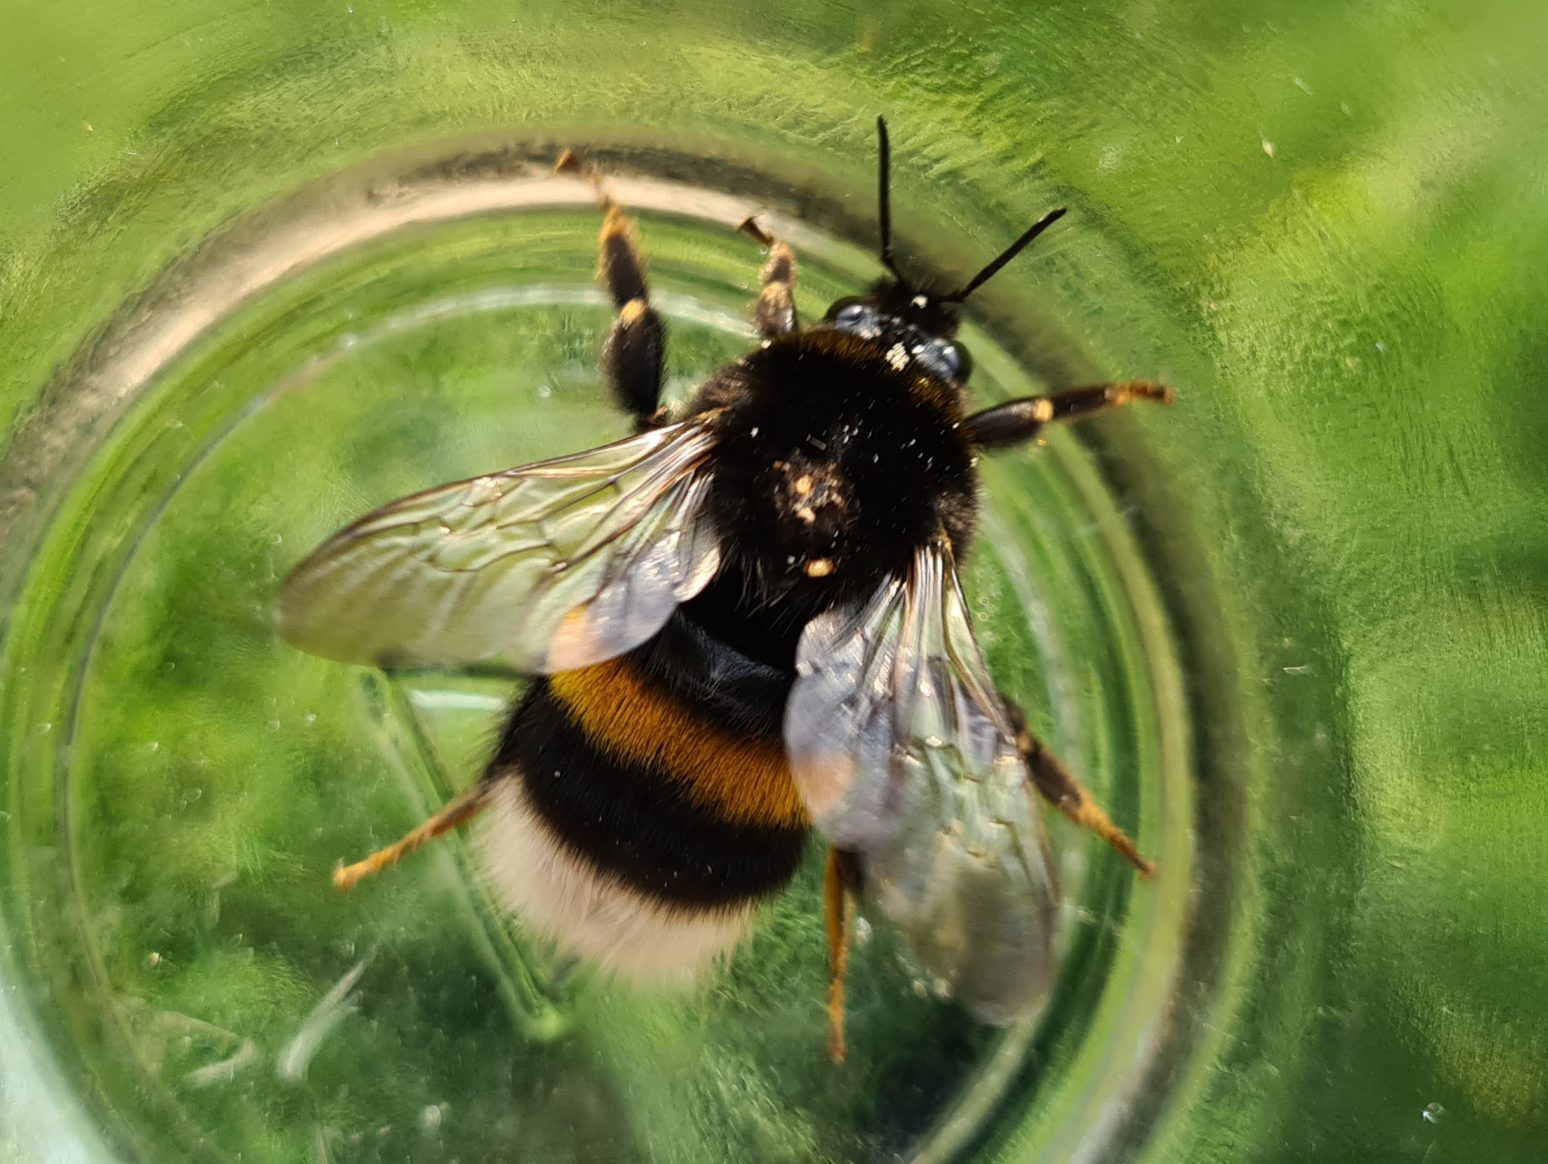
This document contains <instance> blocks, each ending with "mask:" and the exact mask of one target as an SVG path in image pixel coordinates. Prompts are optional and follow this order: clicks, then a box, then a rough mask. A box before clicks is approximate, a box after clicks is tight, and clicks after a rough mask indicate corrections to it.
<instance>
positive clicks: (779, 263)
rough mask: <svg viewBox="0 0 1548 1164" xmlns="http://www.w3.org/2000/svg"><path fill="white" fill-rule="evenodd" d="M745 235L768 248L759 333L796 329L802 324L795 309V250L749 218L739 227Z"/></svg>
mask: <svg viewBox="0 0 1548 1164" xmlns="http://www.w3.org/2000/svg"><path fill="white" fill-rule="evenodd" d="M737 229H738V230H740V231H741V232H742V233H743V234H747V235H751V236H752V237H753V238H755V239H757V240H758V245H759V246H762V247H765V248H767V249H768V252H769V257H768V259H767V260H766V261H765V262H764V264H763V269H762V270H760V271H759V272H758V278H759V280H760V281H761V282H762V283H763V290H762V291H760V292H759V293H758V301H757V302H756V303H754V304H753V309H752V320H753V325H754V326H755V327H757V329H758V334H759V335H761V336H763V337H764V338H765V339H772V338H773V337H774V336H777V335H784V334H786V333H787V332H792V331H795V330H796V329H797V328H798V327H799V326H800V324H799V323H798V322H797V320H796V309H795V278H796V258H795V252H794V251H793V250H791V249H790V246H789V244H787V243H782V242H780V241H779V240H778V239H776V238H775V237H774V236H773V235H771V234H770V233H769V232H768V231H766V230H764V229H763V228H762V227H761V226H759V225H758V220H757V219H755V218H749V219H748V220H747V221H746V222H744V223H742V225H741V226H739V227H737Z"/></svg>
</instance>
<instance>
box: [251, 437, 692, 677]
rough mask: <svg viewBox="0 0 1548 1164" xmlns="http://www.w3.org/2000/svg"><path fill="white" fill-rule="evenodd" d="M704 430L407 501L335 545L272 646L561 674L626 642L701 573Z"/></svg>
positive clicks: (294, 596)
mask: <svg viewBox="0 0 1548 1164" xmlns="http://www.w3.org/2000/svg"><path fill="white" fill-rule="evenodd" d="M713 444H714V437H713V434H712V433H711V431H710V429H709V427H708V425H707V423H706V420H705V418H698V419H695V420H693V421H687V422H684V423H682V424H676V425H671V426H668V427H665V428H659V429H653V430H652V431H650V432H647V433H643V434H641V435H639V436H636V437H630V438H629V439H627V440H621V441H617V442H615V443H613V444H610V445H605V446H603V447H602V448H599V449H591V450H589V451H587V452H584V453H576V454H575V455H573V456H568V457H559V458H557V459H555V460H552V461H542V462H540V463H538V464H536V465H525V466H523V467H522V468H519V469H510V470H507V471H506V472H504V473H495V474H492V475H490V476H487V477H475V478H473V479H472V480H468V481H459V482H456V483H455V484H451V485H443V486H441V487H440V488H438V489H431V490H428V491H427V492H424V493H416V494H414V495H413V496H411V497H405V498H402V499H401V500H398V501H394V502H392V503H391V504H389V505H386V506H383V507H382V508H381V509H378V510H377V511H376V512H374V513H371V514H368V515H367V516H366V517H364V518H362V519H361V520H359V521H357V522H356V523H355V524H354V525H352V526H350V527H349V528H347V529H345V530H343V531H341V532H340V533H338V534H336V535H334V536H333V537H332V538H331V539H329V540H328V541H327V542H326V543H324V544H323V545H322V546H321V547H320V548H319V549H318V550H317V551H316V552H315V553H313V554H312V556H311V557H309V558H307V559H306V561H304V562H302V563H301V565H299V566H298V567H296V570H295V572H294V573H292V574H291V576H290V577H289V578H288V579H287V580H286V582H285V585H284V588H283V589H282V590H281V592H280V596H279V604H278V609H277V614H276V621H277V625H278V628H279V632H280V634H282V635H283V636H284V637H285V638H286V639H288V640H289V641H290V642H291V643H293V644H295V645H296V646H298V647H301V648H302V649H303V650H307V651H311V652H312V653H314V654H318V655H322V656H325V657H326V658H330V659H338V660H340V661H342V662H346V663H367V664H375V665H379V666H391V667H407V666H456V665H468V664H473V663H482V664H490V665H496V666H502V667H509V668H513V669H515V670H517V671H522V672H525V673H528V674H536V673H545V672H552V671H564V670H569V669H571V668H574V667H580V666H584V665H586V664H587V663H594V662H597V661H598V660H601V659H606V658H610V657H612V656H614V655H617V654H620V653H622V652H624V651H627V650H629V649H630V648H631V647H635V646H638V645H639V644H640V643H642V642H644V641H645V640H646V639H648V638H649V637H650V636H651V635H653V634H654V633H655V632H656V631H657V630H659V629H660V628H661V626H662V624H664V623H665V622H666V620H667V619H668V618H669V617H670V616H671V613H672V610H673V608H674V607H675V606H676V605H677V604H678V603H680V602H683V601H685V600H686V599H688V598H691V597H692V596H693V595H695V594H697V593H698V592H699V591H700V590H702V589H703V588H704V586H705V585H706V584H707V583H708V582H709V580H710V579H711V578H712V577H713V576H714V574H715V571H716V569H717V568H718V567H719V564H720V551H719V547H718V543H717V540H716V538H715V536H714V531H713V530H712V529H711V528H710V526H709V520H708V517H707V515H706V514H705V512H704V499H705V495H706V492H707V490H708V488H709V473H708V472H707V466H708V463H709V458H710V454H711V450H712V447H713Z"/></svg>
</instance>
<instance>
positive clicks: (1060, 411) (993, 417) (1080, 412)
mask: <svg viewBox="0 0 1548 1164" xmlns="http://www.w3.org/2000/svg"><path fill="white" fill-rule="evenodd" d="M1131 400H1159V401H1160V402H1161V403H1162V404H1170V403H1171V402H1172V390H1171V389H1170V388H1168V387H1166V386H1165V385H1163V384H1152V383H1150V382H1149V381H1146V380H1131V381H1129V382H1127V383H1124V384H1094V385H1092V386H1091V387H1089V388H1071V389H1070V390H1069V391H1067V392H1057V393H1055V394H1054V395H1052V396H1024V397H1022V398H1021V399H1020V400H1011V401H1007V402H1006V403H1005V404H997V405H995V406H994V407H993V408H986V409H984V410H983V411H982V412H976V413H974V414H973V415H972V416H970V417H968V419H967V431H968V439H969V440H971V441H972V442H973V443H974V444H976V445H977V446H978V447H979V448H981V449H1003V448H1008V447H1009V446H1011V445H1019V444H1024V443H1025V442H1027V441H1029V440H1032V439H1033V438H1035V437H1036V436H1037V435H1038V433H1039V431H1040V430H1041V429H1042V427H1043V426H1044V425H1045V424H1052V423H1053V422H1054V421H1057V420H1076V419H1078V418H1080V417H1082V416H1086V415H1088V414H1090V413H1093V412H1103V411H1105V410H1107V409H1109V408H1117V407H1118V406H1119V405H1121V404H1127V403H1129V401H1131Z"/></svg>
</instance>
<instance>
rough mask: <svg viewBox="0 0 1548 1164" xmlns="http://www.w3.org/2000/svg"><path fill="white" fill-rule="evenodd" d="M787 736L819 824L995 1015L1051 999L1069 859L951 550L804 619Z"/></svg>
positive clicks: (916, 945) (907, 926)
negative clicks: (1030, 771)
mask: <svg viewBox="0 0 1548 1164" xmlns="http://www.w3.org/2000/svg"><path fill="white" fill-rule="evenodd" d="M796 673H797V674H796V681H795V686H794V688H793V689H792V691H791V695H790V701H789V704H788V707H787V711H786V721H785V738H786V744H787V747H788V749H789V752H790V761H791V767H792V771H793V773H794V776H795V780H796V784H797V787H798V788H799V789H800V792H801V796H802V798H803V800H804V801H805V803H806V805H807V807H808V808H809V809H810V810H811V812H812V815H813V818H814V820H815V822H816V825H817V828H818V829H819V830H820V831H821V832H822V833H823V834H824V835H825V836H826V837H827V839H828V840H829V841H830V842H831V843H832V844H833V845H835V846H837V847H839V848H842V849H848V850H851V851H853V852H855V853H856V854H857V855H858V856H859V859H860V862H861V867H862V869H863V872H864V883H865V893H866V896H867V897H868V898H869V899H870V900H871V901H872V902H873V903H874V904H875V905H876V906H878V907H879V908H880V909H881V911H882V912H883V913H884V914H886V915H887V916H888V917H889V918H890V919H891V920H892V921H893V922H894V923H895V924H896V925H897V927H898V928H899V930H901V931H902V932H903V934H904V935H905V936H906V937H907V939H908V941H909V943H910V945H911V947H912V949H913V952H914V954H915V957H916V958H917V959H918V961H919V963H920V964H921V966H922V967H923V968H924V969H925V970H926V971H927V972H929V973H930V974H931V975H933V976H934V977H936V978H938V979H940V980H941V981H942V982H943V983H944V984H945V985H946V986H947V987H948V988H949V989H950V990H951V991H952V992H953V993H954V994H955V995H956V996H957V997H958V998H960V999H961V1000H962V1001H963V1003H964V1004H966V1005H967V1006H968V1007H969V1008H970V1009H972V1010H973V1011H975V1012H976V1013H977V1014H979V1015H980V1016H981V1017H983V1018H985V1019H988V1020H990V1021H995V1022H1006V1021H1011V1020H1013V1019H1016V1018H1019V1017H1021V1016H1022V1015H1025V1014H1028V1013H1030V1012H1031V1011H1033V1010H1035V1009H1036V1008H1037V1007H1038V1006H1040V1005H1041V1003H1042V1002H1043V1001H1044V1000H1045V998H1046V995H1047V991H1048V989H1049V987H1050V986H1051V979H1052V969H1053V941H1054V936H1055V935H1054V921H1055V918H1054V914H1055V908H1056V902H1057V890H1056V885H1055V873H1054V868H1053V863H1052V858H1051V854H1050V852H1049V847H1048V841H1047V835H1046V833H1045V831H1044V829H1043V825H1042V820H1041V818H1040V817H1039V816H1038V814H1037V809H1036V806H1035V804H1034V803H1033V799H1032V794H1031V792H1030V790H1029V788H1028V784H1027V773H1026V769H1025V767H1024V765H1023V764H1022V761H1021V758H1020V755H1019V753H1018V752H1017V750H1016V744H1015V738H1014V732H1013V730H1012V728H1011V726H1010V723H1009V721H1008V720H1007V718H1006V715H1005V711H1004V705H1003V703H1002V702H1001V700H1000V698H999V695H998V693H997V692H996V691H995V688H994V684H993V681H992V680H991V679H990V677H989V673H988V669H987V667H986V666H985V664H984V660H983V655H982V654H981V652H980V651H979V649H978V644H977V642H976V640H975V639H974V637H973V631H972V626H971V624H970V622H969V619H968V612H967V604H966V602H965V600H964V598H963V596H962V589H961V586H960V583H959V582H958V579H957V573H956V568H955V566H954V564H953V562H952V556H951V551H950V549H949V547H948V546H946V545H945V544H944V543H942V544H936V545H932V546H929V547H926V548H924V549H922V550H920V551H919V552H918V553H917V554H916V555H915V558H914V561H913V564H912V568H911V570H910V572H909V575H908V577H906V578H903V579H893V580H890V581H889V582H887V583H886V584H885V585H883V586H882V587H881V588H880V589H878V590H877V592H876V593H875V594H874V595H873V596H872V598H871V599H870V600H869V601H868V602H866V603H865V604H864V605H861V606H859V607H855V608H851V609H843V610H835V611H830V612H828V613H826V614H824V615H822V616H820V617H818V618H816V619H814V620H813V621H812V622H811V623H810V624H808V626H807V627H806V630H805V632H804V633H803V635H802V637H801V643H800V646H799V648H798V650H797V657H796Z"/></svg>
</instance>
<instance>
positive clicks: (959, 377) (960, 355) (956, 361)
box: [941, 344, 973, 384]
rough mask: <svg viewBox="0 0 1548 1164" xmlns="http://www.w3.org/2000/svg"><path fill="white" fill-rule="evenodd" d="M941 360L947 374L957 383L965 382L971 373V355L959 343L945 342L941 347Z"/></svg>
mask: <svg viewBox="0 0 1548 1164" xmlns="http://www.w3.org/2000/svg"><path fill="white" fill-rule="evenodd" d="M941 362H942V363H944V364H945V365H946V369H947V375H949V376H950V377H951V378H952V379H953V380H955V381H956V382H957V383H958V384H966V383H967V378H968V377H969V376H971V375H972V374H973V357H972V356H970V355H969V354H968V350H967V349H966V348H965V347H963V346H962V345H961V344H946V345H945V346H944V347H942V348H941Z"/></svg>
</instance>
